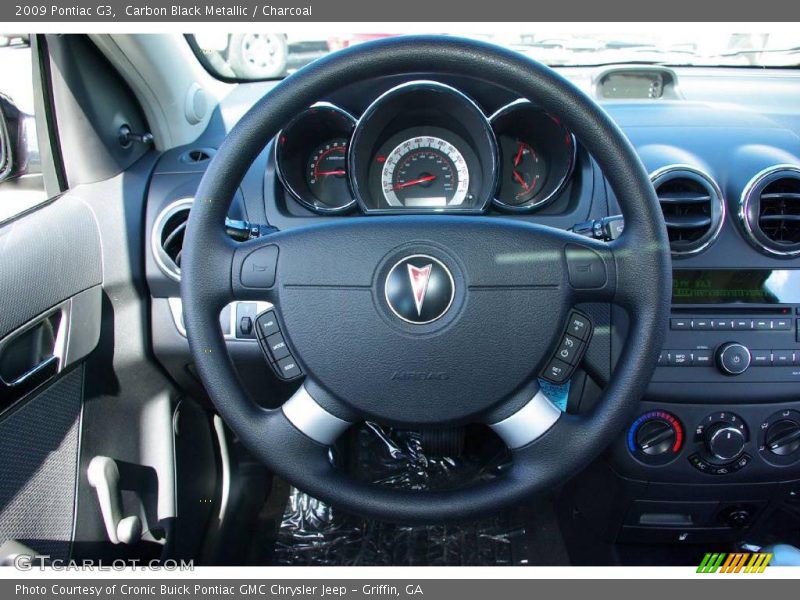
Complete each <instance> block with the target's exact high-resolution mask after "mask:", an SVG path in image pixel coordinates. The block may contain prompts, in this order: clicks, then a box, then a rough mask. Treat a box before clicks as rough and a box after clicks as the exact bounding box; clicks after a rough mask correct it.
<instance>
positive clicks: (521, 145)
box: [514, 142, 525, 167]
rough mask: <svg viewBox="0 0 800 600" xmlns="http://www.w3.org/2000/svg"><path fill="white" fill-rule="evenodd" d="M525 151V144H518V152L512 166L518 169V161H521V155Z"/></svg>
mask: <svg viewBox="0 0 800 600" xmlns="http://www.w3.org/2000/svg"><path fill="white" fill-rule="evenodd" d="M524 151H525V144H523V143H522V142H520V143H519V150H517V155H516V156H515V157H514V166H515V167H518V166H519V163H520V161H521V160H522V153H523V152H524Z"/></svg>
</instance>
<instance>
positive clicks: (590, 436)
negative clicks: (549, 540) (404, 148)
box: [181, 36, 671, 523]
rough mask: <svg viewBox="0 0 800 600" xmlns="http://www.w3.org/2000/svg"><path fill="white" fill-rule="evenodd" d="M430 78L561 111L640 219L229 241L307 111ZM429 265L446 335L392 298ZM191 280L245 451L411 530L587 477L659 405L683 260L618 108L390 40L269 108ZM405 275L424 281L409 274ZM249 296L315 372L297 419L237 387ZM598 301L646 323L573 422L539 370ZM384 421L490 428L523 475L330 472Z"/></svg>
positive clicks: (186, 274)
mask: <svg viewBox="0 0 800 600" xmlns="http://www.w3.org/2000/svg"><path fill="white" fill-rule="evenodd" d="M415 72H425V73H433V74H434V75H436V74H441V75H458V76H466V77H474V76H475V74H480V75H481V76H482V77H483V78H485V79H490V80H491V81H492V82H494V83H495V84H497V85H500V86H502V87H504V88H506V89H508V90H511V91H513V92H515V93H516V94H518V95H519V96H520V97H523V98H528V99H530V100H532V101H534V102H535V103H536V104H537V105H539V106H540V107H541V108H542V109H543V110H545V111H547V112H548V113H550V114H552V115H555V116H557V117H559V118H560V119H561V120H562V121H563V122H564V123H565V124H566V126H567V127H568V128H570V129H571V130H572V131H573V132H574V134H575V135H576V136H577V137H578V139H580V140H581V141H582V143H583V145H584V146H585V148H586V149H587V150H588V151H589V152H590V153H591V155H592V157H593V158H594V159H595V160H596V161H597V163H598V164H599V166H600V168H601V169H602V171H603V173H604V174H605V176H606V178H607V179H608V182H609V183H610V185H611V188H612V189H613V191H614V193H615V194H616V197H617V199H618V200H619V203H620V205H621V207H622V212H623V215H624V218H625V228H624V232H623V234H622V235H621V236H620V237H619V238H618V239H617V240H615V241H614V242H611V243H602V242H598V241H595V240H592V239H588V238H585V237H581V236H578V235H576V234H573V233H570V232H566V231H562V230H558V229H555V228H550V227H545V226H541V225H534V224H529V223H525V222H520V221H518V220H512V219H503V218H496V217H492V218H489V217H481V216H473V217H469V216H446V215H414V216H384V217H349V218H342V219H338V220H335V221H334V220H331V221H329V222H326V223H324V224H313V225H309V226H305V227H299V228H295V229H291V230H286V231H279V232H276V233H273V234H270V235H267V236H264V237H261V238H258V239H254V240H251V241H248V242H244V243H236V242H233V241H232V240H231V239H230V238H229V237H228V236H227V235H226V233H225V228H224V221H225V217H226V215H227V213H228V208H229V205H230V203H231V200H232V198H233V197H234V194H235V192H236V190H237V187H238V185H239V183H240V182H241V180H242V178H243V177H244V174H245V172H246V170H247V169H248V168H249V166H250V165H251V163H252V162H253V161H254V159H255V158H256V156H257V155H258V154H259V153H260V152H262V151H263V149H264V146H265V144H266V143H267V141H268V140H270V139H272V137H273V136H274V135H275V134H276V133H277V132H278V131H279V130H280V129H281V127H282V126H283V125H284V124H285V123H287V122H288V121H289V120H290V119H291V118H292V117H293V116H294V115H296V114H298V113H299V112H301V111H302V110H304V109H305V108H307V107H308V106H309V105H311V104H312V103H314V102H315V101H317V100H318V99H320V98H323V97H325V96H326V95H328V94H330V93H331V92H333V91H334V90H336V89H337V88H339V87H341V86H342V85H343V84H345V83H352V82H357V81H364V80H368V79H371V78H378V77H384V76H387V75H392V74H402V73H415ZM254 253H255V254H254ZM420 255H421V256H424V257H427V258H426V260H428V259H429V260H430V263H431V264H432V265H435V266H434V267H433V270H434V271H437V272H436V273H431V272H429V273H428V277H429V282H428V285H429V286H430V285H433V283H431V282H433V281H434V278H435V277H438V279H436V285H437V286H444V289H445V299H446V300H447V301H446V302H443V301H440V302H439V306H438V309H437V311H438V312H437V315H436V316H437V318H436V319H435V320H432V321H430V322H427V321H426V320H419V321H420V322H415V321H409V320H406V319H404V318H401V317H402V315H403V314H404V313H402V311H400V312H399V313H398V310H397V309H398V305H397V303H396V302H394V301H393V299H392V297H390V294H389V293H387V292H388V291H389V288H390V287H391V286H392V285H394V283H393V282H394V281H395V280H394V279H392V278H393V273H396V272H397V271H398V269H399V270H400V272H401V273H402V272H403V270H404V269H406V268H408V264H407V263H408V259H409V258H410V257H415V256H420ZM248 257H260V259H259V260H261V259H263V260H261V262H264V261H266V262H268V263H270V264H271V265H272V267H271V269H273V270H274V282H273V281H269V280H270V279H272V277H271V273H270V276H269V277H267V278H266V280H261V281H263V283H262V284H253V282H252V281H250V279H249V278H246V281H244V282H243V269H242V267H243V265H245V264H250V263H247V262H246V261H247V258H248ZM257 262H258V261H257ZM412 266H413V265H412ZM425 266H426V265H422V266H420V264H419V263H418V264H417V265H416V267H415V268H417V269H423V268H424V267H425ZM181 268H182V282H181V296H182V299H183V308H184V317H185V323H186V332H187V335H188V339H189V344H190V347H191V352H192V356H193V359H194V361H195V364H196V366H197V370H198V372H199V374H200V377H201V379H202V381H203V383H204V384H205V387H206V389H207V391H208V393H209V395H210V396H211V398H212V400H213V402H214V403H215V405H216V407H217V409H218V410H219V413H220V414H221V416H222V417H223V419H224V420H225V421H226V422H227V424H228V425H229V426H230V427H231V429H232V430H233V431H234V433H235V434H236V435H237V436H238V437H239V439H240V440H241V442H242V443H243V444H244V445H245V446H246V447H247V448H248V449H249V451H250V452H252V453H253V455H254V456H255V457H256V458H257V459H259V460H261V461H263V463H264V464H266V465H267V466H268V467H269V468H270V469H272V470H273V471H274V472H275V473H277V474H278V475H280V476H281V477H283V478H284V479H286V480H287V481H288V482H290V483H291V484H293V485H295V486H296V487H297V488H299V489H301V490H303V491H305V492H307V493H309V494H311V495H313V496H316V497H318V498H320V499H322V500H325V501H327V502H330V503H332V504H334V505H338V506H340V507H342V508H345V509H347V510H349V511H352V512H355V513H358V514H362V515H366V516H370V517H375V518H381V519H388V520H393V521H399V522H406V523H424V522H436V521H444V520H451V519H454V518H467V517H472V516H476V515H480V514H485V513H488V512H491V511H493V510H497V509H498V508H501V507H503V506H505V505H509V504H512V503H516V502H519V501H522V500H523V499H525V498H526V497H528V496H530V495H532V494H535V493H538V492H542V491H545V490H547V489H548V488H551V487H554V486H556V485H558V484H560V483H563V482H564V481H566V480H567V479H568V478H569V477H570V476H571V475H573V474H575V473H576V472H577V471H578V470H580V469H581V468H583V467H585V466H586V465H587V464H588V463H589V462H590V461H591V460H592V459H593V458H595V457H596V456H597V455H598V454H599V453H600V452H601V451H602V450H603V449H605V448H606V447H607V446H608V445H609V444H610V443H611V442H612V440H613V438H614V436H616V435H617V434H618V433H619V432H620V430H621V429H622V428H623V427H624V426H625V425H626V424H627V421H628V419H629V418H630V416H631V413H632V412H633V411H634V410H635V407H636V406H637V404H638V402H639V399H640V398H641V396H642V394H643V393H644V390H645V387H646V385H647V383H648V381H649V379H650V377H651V375H652V372H653V369H654V367H655V364H656V362H657V355H658V353H659V350H660V348H661V343H662V340H663V335H664V332H665V330H666V325H667V318H668V314H669V302H670V292H671V285H670V282H671V263H670V255H669V246H668V241H667V235H666V228H665V226H664V221H663V217H662V214H661V211H660V208H659V204H658V201H657V198H656V196H655V192H654V190H653V187H652V185H651V183H650V180H649V179H648V176H647V173H646V172H645V170H644V167H643V166H642V164H641V162H640V161H639V159H638V157H637V155H636V153H635V151H634V149H633V148H632V147H631V145H630V144H629V143H628V141H627V140H626V138H625V137H624V135H623V134H622V132H621V131H620V129H619V128H618V127H617V126H616V125H615V124H614V123H613V122H612V121H611V119H610V118H609V117H608V116H607V115H606V113H605V112H604V111H603V110H602V109H601V108H600V107H598V106H597V105H596V104H595V103H594V102H593V101H592V100H591V99H589V98H588V97H587V96H586V95H584V94H583V93H582V92H581V91H580V90H578V89H577V88H576V87H574V86H573V85H572V84H571V83H569V82H568V81H566V80H565V79H563V78H562V77H561V76H559V75H558V74H557V73H555V72H554V71H552V70H551V69H549V68H547V67H545V66H544V65H541V64H539V63H537V62H535V61H533V60H530V59H528V58H526V57H524V56H522V55H520V54H517V53H515V52H512V51H509V50H505V49H502V48H500V47H496V46H493V45H490V44H485V43H480V42H475V41H468V40H463V39H458V38H440V37H435V36H414V37H399V38H394V39H385V40H380V41H376V42H371V43H366V44H362V45H359V46H356V47H354V48H351V49H347V50H344V51H340V52H337V53H333V54H331V55H328V56H326V57H324V58H322V59H320V60H317V61H315V62H314V63H311V64H310V65H309V66H307V67H305V68H303V69H301V70H299V71H297V72H296V73H294V74H293V75H291V76H289V77H287V78H286V79H284V80H283V81H282V82H281V83H279V84H278V85H276V86H275V87H274V88H273V89H272V90H270V91H269V92H268V93H267V94H266V95H265V96H264V97H263V98H262V99H261V100H259V101H258V102H257V103H256V104H255V105H254V106H253V108H252V109H250V111H249V112H248V113H247V114H246V115H245V116H244V117H243V118H242V119H241V120H240V121H239V122H238V123H237V124H236V126H235V127H234V128H233V129H232V130H231V132H230V133H229V134H228V136H227V138H226V139H225V141H224V143H223V144H222V145H221V146H220V148H219V150H218V152H217V153H216V155H215V156H214V158H213V160H212V161H211V163H210V164H209V166H208V169H207V171H206V172H205V175H204V176H203V179H202V181H201V183H200V186H199V188H198V191H197V195H196V198H195V202H194V205H193V208H192V211H191V216H190V219H189V223H188V229H187V232H186V236H185V240H184V251H183V261H182V265H181ZM408 272H409V273H410V272H411V271H410V270H409V271H408ZM437 273H438V274H437ZM587 273H588V274H590V275H591V276H589V277H586V275H587ZM448 276H449V277H448ZM395 279H396V278H395ZM400 280H401V281H402V280H405V281H408V274H406V275H403V276H402V277H401V278H400ZM395 283H396V282H395ZM448 285H449V286H451V287H447V286H448ZM401 287H402V286H401ZM440 291H441V290H440ZM417 292H419V288H416V287H415V290H414V293H417ZM234 300H263V301H269V302H272V303H273V304H274V305H275V311H276V314H277V315H278V322H279V325H280V329H281V331H282V332H283V334H284V336H285V337H286V340H287V343H288V345H289V347H290V348H292V350H293V352H294V356H295V358H296V360H297V362H298V364H299V365H300V366H301V367H302V369H303V372H304V373H305V374H306V378H305V381H304V383H303V384H302V386H301V387H300V388H299V390H298V391H297V392H296V393H295V394H294V395H293V396H292V397H291V398H290V399H289V400H288V401H286V402H285V403H284V404H283V406H282V407H281V408H279V409H274V410H266V409H264V408H262V407H261V406H258V405H257V404H256V403H254V402H252V401H251V400H250V399H249V398H248V396H247V394H246V392H245V391H244V390H243V388H242V385H241V383H240V382H239V380H238V378H237V376H236V374H235V371H234V368H233V365H232V364H231V360H230V358H229V356H228V354H227V351H226V346H225V340H224V339H223V335H222V332H221V331H220V327H219V313H220V310H221V309H222V308H223V307H224V306H225V305H226V304H228V303H229V302H232V301H234ZM406 300H408V298H407V299H406ZM581 302H605V303H609V302H610V303H615V304H617V305H619V306H621V307H623V308H624V309H625V310H626V311H627V312H628V314H629V315H630V328H629V338H628V341H627V343H626V345H625V347H624V350H623V351H622V353H621V356H620V357H619V361H618V363H617V365H616V368H615V370H614V372H613V374H612V376H611V379H610V381H609V383H608V385H607V386H606V388H605V390H604V392H603V395H602V398H601V400H600V401H599V402H598V403H597V405H596V406H595V408H594V409H592V410H591V411H590V412H588V413H585V414H579V415H571V414H566V413H562V412H561V411H560V410H559V409H558V408H556V407H555V406H554V405H553V404H552V403H551V402H550V401H549V400H548V398H547V397H546V396H545V395H544V394H543V393H542V392H541V390H539V387H538V384H537V374H538V373H539V372H540V370H541V368H542V366H543V365H544V364H545V363H546V362H547V360H548V359H549V357H550V356H551V355H552V352H553V348H554V347H555V346H556V344H557V343H558V341H559V339H560V338H561V335H562V332H563V331H564V330H565V329H564V328H565V327H566V321H567V318H568V316H569V315H571V314H572V313H570V311H571V310H572V307H574V306H575V305H576V304H577V303H581ZM423 321H425V322H423ZM265 368H267V367H266V365H265ZM367 419H369V420H374V421H377V422H381V423H384V424H389V425H394V426H401V427H408V428H434V427H454V426H460V425H464V424H467V423H483V424H486V425H488V426H489V427H491V428H492V429H493V430H494V431H495V432H496V433H497V434H498V435H499V436H500V437H501V438H502V439H503V440H504V441H505V442H506V444H507V445H508V446H509V448H510V449H511V456H512V465H511V466H510V468H509V469H508V470H507V471H506V472H504V474H503V475H502V476H499V477H497V478H495V479H493V480H491V481H487V482H483V483H480V484H476V485H473V486H470V487H467V488H464V489H456V490H447V491H412V490H399V489H393V488H390V487H387V486H380V485H374V484H369V483H366V482H360V481H356V480H355V479H353V478H350V477H349V476H348V475H347V474H345V473H343V472H342V471H340V470H338V469H336V468H335V467H334V466H332V465H331V463H330V461H329V452H328V451H329V447H330V445H331V444H332V443H333V442H334V441H335V440H336V439H337V437H338V436H339V435H340V434H341V433H342V432H343V431H345V430H346V429H347V428H348V427H349V426H350V425H351V424H352V423H356V422H358V421H362V420H367Z"/></svg>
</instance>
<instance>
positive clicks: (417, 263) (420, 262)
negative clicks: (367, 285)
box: [384, 254, 455, 325]
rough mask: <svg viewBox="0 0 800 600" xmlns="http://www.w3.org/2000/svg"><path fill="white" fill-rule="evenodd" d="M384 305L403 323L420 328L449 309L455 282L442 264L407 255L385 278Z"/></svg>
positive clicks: (429, 258) (434, 260) (430, 257)
mask: <svg viewBox="0 0 800 600" xmlns="http://www.w3.org/2000/svg"><path fill="white" fill-rule="evenodd" d="M384 292H385V294H386V303H387V304H388V305H389V308H390V309H391V310H392V312H393V313H394V314H395V316H397V317H399V318H400V319H402V320H403V321H405V322H406V323H413V324H414V325H424V324H426V323H432V322H433V321H436V320H437V319H440V318H441V317H443V316H444V314H445V313H446V312H447V311H448V310H449V309H450V306H451V305H452V303H453V298H454V296H455V283H454V282H453V276H452V274H451V273H450V270H449V269H448V268H447V267H446V266H445V265H444V263H442V261H440V260H438V259H436V258H433V257H432V256H427V255H425V254H415V255H413V256H407V257H405V258H404V259H402V260H401V261H399V262H397V263H396V264H395V265H394V266H393V267H392V269H391V270H390V271H389V274H388V275H387V277H386V285H385V288H384Z"/></svg>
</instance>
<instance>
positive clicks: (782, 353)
mask: <svg viewBox="0 0 800 600" xmlns="http://www.w3.org/2000/svg"><path fill="white" fill-rule="evenodd" d="M793 361H794V352H792V351H791V350H773V351H772V365H773V366H775V367H790V366H792V362H793Z"/></svg>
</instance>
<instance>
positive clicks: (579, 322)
mask: <svg viewBox="0 0 800 600" xmlns="http://www.w3.org/2000/svg"><path fill="white" fill-rule="evenodd" d="M567 333H568V334H570V335H573V336H575V337H576V338H578V339H581V340H583V341H587V340H588V339H589V338H590V337H591V335H592V322H591V321H590V320H589V317H586V316H584V315H582V314H580V313H577V312H573V313H572V314H571V315H570V316H569V325H568V326H567Z"/></svg>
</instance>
